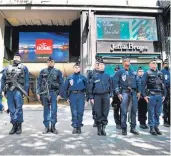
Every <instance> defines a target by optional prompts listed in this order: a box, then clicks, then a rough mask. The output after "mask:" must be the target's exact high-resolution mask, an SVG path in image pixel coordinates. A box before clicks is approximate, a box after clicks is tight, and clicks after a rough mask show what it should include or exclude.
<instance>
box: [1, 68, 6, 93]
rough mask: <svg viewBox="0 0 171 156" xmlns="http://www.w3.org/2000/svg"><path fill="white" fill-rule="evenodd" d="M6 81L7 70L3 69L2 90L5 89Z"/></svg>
mask: <svg viewBox="0 0 171 156" xmlns="http://www.w3.org/2000/svg"><path fill="white" fill-rule="evenodd" d="M5 82H6V70H4V71H3V74H2V77H1V91H4V89H5Z"/></svg>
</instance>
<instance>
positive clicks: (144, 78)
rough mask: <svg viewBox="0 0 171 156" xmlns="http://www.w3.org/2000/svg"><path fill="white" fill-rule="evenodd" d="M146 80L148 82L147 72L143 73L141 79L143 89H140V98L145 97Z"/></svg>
mask: <svg viewBox="0 0 171 156" xmlns="http://www.w3.org/2000/svg"><path fill="white" fill-rule="evenodd" d="M147 80H148V72H146V73H144V75H143V77H142V83H143V88H142V96H143V97H146V96H147V95H146V90H145V89H146V86H147Z"/></svg>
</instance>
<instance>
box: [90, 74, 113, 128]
mask: <svg viewBox="0 0 171 156" xmlns="http://www.w3.org/2000/svg"><path fill="white" fill-rule="evenodd" d="M88 90H89V98H90V99H94V109H95V115H96V117H95V121H96V124H97V127H99V126H101V125H107V124H108V119H107V117H108V114H109V108H110V95H111V93H112V83H111V79H110V76H109V75H108V74H106V73H104V71H98V72H97V73H96V74H95V75H94V76H93V78H92V79H91V83H90V85H89V89H88Z"/></svg>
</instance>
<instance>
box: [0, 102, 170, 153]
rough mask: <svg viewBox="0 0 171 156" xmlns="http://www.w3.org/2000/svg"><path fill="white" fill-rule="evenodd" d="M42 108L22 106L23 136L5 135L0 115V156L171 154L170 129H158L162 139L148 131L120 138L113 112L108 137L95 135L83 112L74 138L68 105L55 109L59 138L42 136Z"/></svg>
mask: <svg viewBox="0 0 171 156" xmlns="http://www.w3.org/2000/svg"><path fill="white" fill-rule="evenodd" d="M42 110H43V108H42V107H41V106H40V105H36V106H34V105H33V106H28V105H24V120H25V122H24V123H23V133H22V134H21V135H16V134H15V135H11V136H10V135H8V132H9V130H10V129H11V124H10V123H9V115H8V114H6V113H2V114H1V113H0V155H170V128H166V127H164V126H162V119H161V126H160V129H161V130H162V132H163V135H162V136H151V135H150V134H149V130H141V129H140V128H139V127H138V126H137V129H138V130H139V131H140V133H141V135H139V136H134V135H133V134H131V133H129V132H128V135H127V136H122V135H121V131H120V130H116V128H115V123H114V120H113V111H112V110H110V113H109V118H108V119H109V124H108V126H107V136H106V137H104V136H97V135H96V128H93V127H92V124H93V120H92V116H91V110H90V109H86V110H85V113H84V127H83V129H82V131H83V132H82V134H81V135H78V134H76V135H73V134H72V127H71V113H70V108H69V106H66V105H59V106H58V123H57V126H56V127H57V129H58V131H59V134H58V135H55V134H52V133H48V134H42V131H43V129H44V126H43V124H42V120H43V119H42V118H43V112H42Z"/></svg>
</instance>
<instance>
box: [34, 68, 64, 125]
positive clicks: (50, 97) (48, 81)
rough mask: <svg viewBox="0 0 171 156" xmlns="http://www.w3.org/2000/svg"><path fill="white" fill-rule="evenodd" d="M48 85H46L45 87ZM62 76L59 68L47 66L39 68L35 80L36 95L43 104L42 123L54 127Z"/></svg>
mask: <svg viewBox="0 0 171 156" xmlns="http://www.w3.org/2000/svg"><path fill="white" fill-rule="evenodd" d="M47 85H48V87H47ZM62 87H63V77H62V73H61V71H60V70H57V69H55V68H54V67H48V68H45V69H43V70H41V72H40V75H39V78H38V82H37V95H40V96H41V102H42V104H43V106H44V115H43V116H44V121H43V123H44V125H45V127H47V128H49V124H50V123H51V127H52V128H54V127H55V124H56V122H57V96H58V95H60V96H62Z"/></svg>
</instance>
